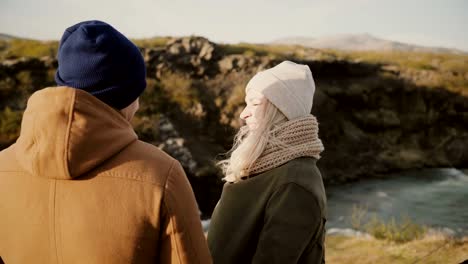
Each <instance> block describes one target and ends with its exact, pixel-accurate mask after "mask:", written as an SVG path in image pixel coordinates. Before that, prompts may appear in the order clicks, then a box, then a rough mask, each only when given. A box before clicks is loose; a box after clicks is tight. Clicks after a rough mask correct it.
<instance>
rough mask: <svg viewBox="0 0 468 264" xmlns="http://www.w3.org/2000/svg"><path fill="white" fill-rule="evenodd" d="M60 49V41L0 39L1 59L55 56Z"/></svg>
mask: <svg viewBox="0 0 468 264" xmlns="http://www.w3.org/2000/svg"><path fill="white" fill-rule="evenodd" d="M57 50H58V41H39V40H25V39H13V40H10V41H0V59H2V60H3V59H8V58H19V57H30V58H40V57H44V56H51V57H55V55H56V54H57Z"/></svg>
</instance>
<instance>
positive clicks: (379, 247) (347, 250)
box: [325, 236, 468, 264]
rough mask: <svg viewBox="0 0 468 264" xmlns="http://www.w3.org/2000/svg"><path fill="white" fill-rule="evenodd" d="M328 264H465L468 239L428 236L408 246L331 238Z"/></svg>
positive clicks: (380, 241)
mask: <svg viewBox="0 0 468 264" xmlns="http://www.w3.org/2000/svg"><path fill="white" fill-rule="evenodd" d="M325 247H326V250H325V253H326V261H327V263H359V264H366V263H381V264H386V263H389V264H390V263H392V264H393V263H428V264H429V263H461V262H462V261H464V260H466V259H468V238H464V239H450V238H446V237H443V236H426V237H424V238H422V239H418V240H413V241H411V242H407V243H395V242H391V241H387V240H379V239H375V238H362V237H344V236H327V237H326V241H325Z"/></svg>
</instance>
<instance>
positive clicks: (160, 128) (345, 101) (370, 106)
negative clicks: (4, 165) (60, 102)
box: [0, 37, 468, 215]
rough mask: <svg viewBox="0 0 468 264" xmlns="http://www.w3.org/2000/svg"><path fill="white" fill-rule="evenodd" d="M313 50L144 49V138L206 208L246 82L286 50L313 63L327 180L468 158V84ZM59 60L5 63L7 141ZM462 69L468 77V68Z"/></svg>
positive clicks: (0, 142) (181, 43) (181, 44)
mask: <svg viewBox="0 0 468 264" xmlns="http://www.w3.org/2000/svg"><path fill="white" fill-rule="evenodd" d="M307 52H309V53H310V56H301V58H298V57H295V56H294V55H288V54H285V55H283V56H272V55H271V54H250V53H245V52H233V51H232V50H228V49H227V48H226V46H221V45H217V44H215V43H212V42H210V41H209V40H207V39H204V38H201V37H187V38H178V39H173V40H172V41H169V42H168V43H167V45H166V46H165V47H158V48H146V49H142V54H143V55H144V58H145V61H146V63H147V68H148V73H147V74H148V76H147V77H148V88H147V90H146V91H145V93H144V95H143V96H142V98H141V110H140V112H139V114H138V116H137V117H136V118H135V120H134V125H135V128H136V130H137V132H138V134H139V136H140V138H141V139H143V140H146V141H150V142H152V143H153V144H155V145H156V146H159V147H160V148H162V149H164V150H165V151H167V152H169V153H170V154H171V155H173V156H174V157H175V158H177V159H179V160H180V161H181V163H182V164H183V166H184V168H185V170H186V172H187V174H188V175H189V178H190V180H191V183H192V186H193V187H194V190H195V193H196V196H197V199H198V202H199V205H200V208H201V210H202V211H203V213H205V214H206V215H209V214H210V213H211V211H212V209H213V207H214V205H215V204H216V202H217V199H218V197H219V194H220V190H221V186H222V182H221V181H220V180H219V178H220V177H221V175H220V172H219V170H217V168H216V167H215V166H214V163H215V160H217V159H219V158H220V156H219V154H222V153H224V152H226V151H227V150H229V148H230V146H231V143H232V137H233V135H234V133H235V131H236V130H237V129H238V128H239V127H240V125H241V124H240V122H239V118H238V116H239V114H240V111H241V109H242V107H243V99H244V98H243V97H244V87H245V84H246V83H247V81H248V80H249V79H250V78H251V77H252V76H253V74H255V73H256V72H257V71H259V70H262V69H265V68H268V67H271V66H274V65H275V64H277V63H279V62H280V61H282V60H283V59H289V60H293V61H297V62H300V63H304V64H307V65H308V66H309V67H310V68H311V70H312V73H313V75H314V79H315V81H316V86H317V90H316V95H315V99H314V106H313V110H312V112H313V114H315V115H316V116H317V118H318V120H319V123H320V132H319V134H320V137H321V138H322V140H323V142H324V145H325V152H324V153H323V155H322V159H321V160H320V161H319V163H318V165H319V167H320V169H321V171H322V173H323V177H324V180H325V183H326V184H337V183H343V182H347V181H354V180H359V179H363V178H372V177H382V176H385V175H386V174H388V173H390V172H396V171H400V170H408V169H415V168H427V167H459V168H467V167H468V130H467V124H468V97H467V96H466V93H465V94H464V93H455V92H450V91H449V90H447V89H444V87H426V86H422V85H417V82H413V81H412V79H411V78H409V77H408V71H407V70H405V69H401V68H398V67H394V66H392V65H382V64H375V63H366V62H356V61H348V60H342V59H336V58H327V59H320V58H319V57H323V56H317V52H319V51H317V50H307ZM56 67H57V62H56V60H55V59H53V58H50V57H44V58H30V59H26V58H21V59H15V60H5V61H2V62H1V63H0V111H3V112H0V130H2V132H1V133H2V135H0V148H5V147H6V146H8V145H9V144H11V143H12V142H14V140H15V138H16V136H17V134H18V131H19V120H20V118H21V112H22V110H23V109H24V108H25V103H26V100H27V97H28V96H29V95H30V94H31V93H32V92H34V91H35V90H38V89H41V88H43V87H46V86H51V85H54V82H53V74H54V71H55V68H56ZM459 74H461V76H465V78H466V79H467V80H468V75H467V73H459ZM417 76H418V78H421V74H420V73H419V72H418V75H417ZM465 88H466V90H468V87H465Z"/></svg>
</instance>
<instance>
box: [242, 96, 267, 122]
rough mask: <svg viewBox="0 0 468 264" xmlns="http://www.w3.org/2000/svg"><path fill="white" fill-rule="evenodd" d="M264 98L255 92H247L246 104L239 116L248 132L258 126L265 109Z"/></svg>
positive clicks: (265, 100)
mask: <svg viewBox="0 0 468 264" xmlns="http://www.w3.org/2000/svg"><path fill="white" fill-rule="evenodd" d="M266 102H267V99H266V97H265V96H264V95H263V94H262V93H260V92H257V91H254V90H249V91H248V92H247V94H246V96H245V103H246V104H247V105H246V106H245V108H244V110H243V111H242V113H241V114H240V118H241V119H242V120H244V121H245V123H246V125H247V126H248V127H249V129H250V130H254V129H256V128H257V127H258V125H259V124H260V121H261V120H262V118H263V116H264V115H265V109H266Z"/></svg>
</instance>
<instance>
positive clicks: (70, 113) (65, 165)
mask: <svg viewBox="0 0 468 264" xmlns="http://www.w3.org/2000/svg"><path fill="white" fill-rule="evenodd" d="M75 102H76V91H75V90H74V91H73V95H72V102H71V104H70V108H69V109H68V124H67V130H66V133H65V139H64V140H65V142H64V145H65V148H64V153H63V156H62V157H64V159H63V168H64V170H65V171H64V173H65V175H67V176H68V177H70V176H71V175H70V171H69V169H68V168H69V166H68V162H67V161H68V156H69V151H68V146H69V143H70V133H71V126H72V119H73V113H74V111H75Z"/></svg>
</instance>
